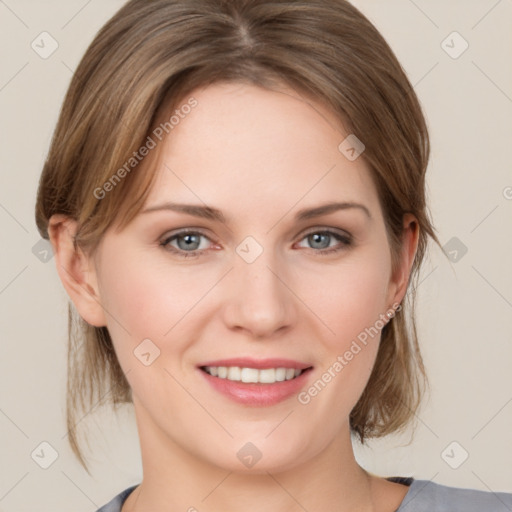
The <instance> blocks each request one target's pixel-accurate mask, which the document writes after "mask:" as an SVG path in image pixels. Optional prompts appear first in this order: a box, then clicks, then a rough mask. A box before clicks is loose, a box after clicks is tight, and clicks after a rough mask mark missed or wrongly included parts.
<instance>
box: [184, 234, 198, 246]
mask: <svg viewBox="0 0 512 512" xmlns="http://www.w3.org/2000/svg"><path fill="white" fill-rule="evenodd" d="M194 238H197V235H184V236H182V240H185V248H187V247H188V248H190V244H194V243H197V240H194Z"/></svg>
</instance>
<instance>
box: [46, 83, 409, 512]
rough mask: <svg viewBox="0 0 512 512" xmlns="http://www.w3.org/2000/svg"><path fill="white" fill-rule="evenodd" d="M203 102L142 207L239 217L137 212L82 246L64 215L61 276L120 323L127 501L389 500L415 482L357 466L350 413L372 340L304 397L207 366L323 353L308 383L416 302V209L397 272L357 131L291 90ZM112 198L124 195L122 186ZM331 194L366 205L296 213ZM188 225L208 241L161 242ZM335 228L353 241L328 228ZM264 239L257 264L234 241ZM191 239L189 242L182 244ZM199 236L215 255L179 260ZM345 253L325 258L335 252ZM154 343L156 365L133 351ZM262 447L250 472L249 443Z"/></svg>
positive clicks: (228, 92) (340, 511)
mask: <svg viewBox="0 0 512 512" xmlns="http://www.w3.org/2000/svg"><path fill="white" fill-rule="evenodd" d="M190 96H193V97H194V98H196V99H197V101H198V105H197V106H196V107H195V108H194V109H193V111H192V112H191V113H190V114H189V115H188V116H187V117H186V118H185V119H183V120H181V122H180V124H179V125H177V126H176V127H175V128H174V129H173V131H172V137H169V138H167V139H166V140H165V141H164V142H162V143H161V144H160V145H159V147H158V150H157V151H158V158H157V160H158V161H157V162H156V165H158V171H157V177H156V181H155V183H154V186H153V188H152V189H151V193H150V196H149V197H148V200H147V203H146V206H148V207H150V206H154V205H159V204H161V203H165V202H168V201H172V202H179V203H192V204H199V205H208V206H212V207H215V208H218V209H220V210H222V212H223V213H224V215H225V216H226V217H227V219H228V220H227V221H226V222H225V223H223V222H219V221H216V220H209V219H203V218H198V217H193V216H191V215H188V214H184V213H177V212H174V211H170V210H167V211H155V212H151V213H141V214H139V215H138V216H137V217H136V218H135V219H134V221H133V222H131V223H130V224H129V225H128V226H127V227H126V228H125V229H124V230H122V231H119V232H117V231H116V230H115V226H114V227H112V228H111V229H110V230H109V231H107V233H106V234H105V235H104V237H103V238H102V241H101V243H100V246H99V247H98V249H97V251H96V252H95V253H94V254H85V253H83V252H82V251H81V250H77V251H75V250H74V249H73V245H72V235H73V233H74V231H75V229H76V225H75V224H74V222H73V221H72V220H70V219H67V218H65V217H63V216H61V215H56V216H54V217H52V219H51V223H50V235H51V241H52V244H53V247H54V251H55V259H56V263H57V268H58V271H59V275H60V277H61V279H62V282H63V284H64V286H65V288H66V290H67V292H68V294H69V296H70V298H71V300H72V301H73V303H74V304H75V306H76V308H77V310H78V311H79V313H80V315H81V316H82V317H83V318H84V319H85V320H86V321H87V322H89V323H90V324H92V325H95V326H107V327H108V330H109V332H110V334H111V337H112V339H113V343H114V347H115V350H116V353H117V355H118V358H119V362H120V364H121V366H122V368H123V370H124V372H125V374H126V376H127V379H128V381H129V383H130V386H131V388H132V390H133V401H134V407H135V414H136V418H137V425H138V430H139V437H140V444H141V453H142V464H143V472H144V478H143V482H142V483H141V485H140V486H139V487H138V488H137V489H136V490H135V491H134V492H133V493H132V494H131V495H130V496H129V498H128V500H127V501H126V503H125V505H124V507H123V509H122V510H123V512H134V511H135V512H142V511H147V510H155V511H159V510H194V509H192V508H191V507H195V509H197V510H199V511H201V512H203V511H204V512H206V511H218V510H244V511H246V512H253V511H254V512H256V511H261V510H263V509H264V510H266V511H268V512H278V511H279V512H283V511H299V510H300V511H303V510H304V509H306V510H309V511H317V510H326V511H336V512H348V511H363V510H364V511H369V510H375V511H382V512H391V511H394V510H396V509H397V508H398V506H399V505H400V503H401V501H402V500H403V497H404V496H405V494H406V492H407V490H408V487H406V486H404V485H401V484H396V483H392V482H388V481H387V480H385V479H384V478H380V477H377V476H375V475H372V474H369V473H367V472H366V471H364V470H363V468H361V467H360V466H359V465H358V464H357V462H356V460H355V458H354V453H353V448H352V444H351V440H350V431H349V422H348V418H349V414H350V411H351V410H352V408H353V407H354V405H355V404H356V402H357V401H358V399H359V397H360V396H361V394H362V392H363V390H364V388H365V385H366V383H367V381H368V378H369V376H370V373H371V370H372V367H373V365H374V362H375V357H376V354H377V349H378V343H379V341H380V336H377V337H375V338H373V340H372V341H371V342H369V343H368V344H367V345H366V346H365V347H364V349H363V350H361V351H360V352H359V353H358V354H357V356H355V357H354V358H353V359H352V360H351V361H350V362H349V364H347V365H346V366H345V367H344V368H343V370H342V371H341V372H340V373H339V374H338V375H337V376H336V377H335V378H333V379H332V380H331V382H330V383H329V384H328V385H327V386H325V388H324V389H323V390H322V391H321V392H320V393H318V395H317V396H315V397H314V398H313V399H312V400H311V401H310V402H309V403H308V404H307V405H302V404H301V403H299V402H298V400H297V397H296V396H293V397H291V398H289V399H287V400H285V401H283V402H280V403H278V404H277V405H272V406H268V407H252V406H247V405H241V404H238V403H236V402H234V401H232V400H230V399H228V398H226V397H225V396H223V395H221V394H219V393H218V392H217V391H215V390H214V389H213V388H212V387H211V386H210V385H208V383H207V382H205V379H204V378H203V377H202V375H201V374H200V373H199V372H200V370H198V369H197V368H196V366H197V365H198V364H199V363H201V362H205V361H207V360H214V359H221V358H230V357H242V356H248V357H253V358H257V359H263V358H267V357H283V358H289V359H294V360H298V361H302V362H306V363H308V364H309V365H311V366H313V370H312V371H311V372H310V373H309V377H308V380H307V383H306V385H305V387H304V389H307V387H309V386H310V385H311V384H312V383H313V382H314V381H316V380H317V379H319V378H320V377H321V375H322V373H323V372H324V371H325V370H326V369H327V368H328V367H330V366H332V364H333V363H334V362H335V361H336V358H337V356H338V355H341V354H344V353H345V351H346V350H348V349H349V347H350V344H351V342H352V341H353V340H354V339H356V337H357V335H358V334H359V333H360V332H361V331H363V330H364V329H365V328H366V327H369V326H372V325H374V324H375V322H376V320H377V319H379V315H381V314H385V313H386V312H387V311H388V310H389V309H390V307H391V306H392V305H393V304H397V303H400V301H401V300H402V298H403V296H404V294H405V291H406V288H407V282H408V279H409V275H410V269H411V265H412V262H413V258H414V255H415V252H416V248H417V241H418V227H417V223H416V222H415V219H414V218H413V217H412V216H410V215H406V216H405V217H404V236H403V250H402V253H401V264H400V268H399V269H398V270H397V272H395V273H394V274H392V272H391V254H390V249H389V245H388V239H387V236H386V229H385V225H384V219H383V216H382V211H381V209H380V205H379V201H378V195H377V190H376V188H375V186H374V184H373V182H372V180H371V177H370V173H369V170H368V168H367V165H366V163H365V162H364V160H363V158H357V159H356V160H355V161H349V160H348V159H347V158H346V157H345V156H344V155H343V154H342V153H341V152H340V151H339V150H338V145H339V144H340V142H341V141H342V140H343V139H344V138H345V137H346V136H347V135H348V133H347V132H345V131H344V129H343V126H342V124H341V123H340V122H339V120H338V119H337V118H336V117H334V115H333V114H332V113H331V112H330V111H329V110H328V109H327V108H326V107H324V106H323V105H322V104H320V103H317V102H313V101H311V100H306V99H305V98H304V97H302V96H300V95H299V93H297V92H295V91H293V90H291V89H287V88H284V87H283V88H282V89H280V90H275V91H269V90H265V89H261V88H258V87H256V86H252V85H246V84H234V83H230V84H225V83H224V84H214V85H211V86H209V87H207V88H203V89H199V90H196V91H193V93H191V94H190ZM111 193H115V192H111ZM330 201H352V202H356V203H360V204H363V205H365V206H366V207H367V208H368V210H369V212H370V215H371V218H369V217H368V216H366V214H365V213H364V212H363V211H362V210H361V209H358V208H350V209H344V210H339V211H336V212H333V213H329V214H325V215H322V216H320V217H316V218H312V219H309V220H305V221H300V222H298V221H297V220H295V219H294V216H295V213H296V212H297V211H298V210H300V209H303V208H309V207H314V206H318V205H320V204H324V203H326V202H330ZM180 228H193V229H194V230H197V229H200V230H201V231H202V232H203V234H204V235H205V237H200V238H199V239H198V240H199V241H200V245H199V244H196V245H193V244H192V245H193V247H191V248H190V249H187V248H186V247H187V246H186V243H185V242H184V241H183V238H182V239H178V240H176V239H174V241H173V242H170V243H169V244H168V246H167V247H164V246H162V245H160V242H162V241H163V240H164V239H166V238H169V236H170V235H172V234H173V233H174V232H175V231H176V230H178V229H180ZM325 229H330V230H332V231H334V232H335V233H336V232H337V233H340V234H342V235H343V234H346V233H349V234H350V235H351V236H352V242H353V243H352V244H351V245H348V246H347V245H344V244H343V243H342V242H340V241H338V240H337V239H336V238H335V237H334V236H332V235H331V236H330V237H329V236H327V237H326V238H324V239H322V240H320V241H319V242H318V241H317V242H316V243H315V240H314V239H313V240H312V239H311V237H309V238H308V236H307V235H308V234H311V233H312V232H316V233H318V232H319V231H320V232H322V230H325ZM247 236H251V237H253V238H254V239H255V240H256V241H257V242H258V243H259V244H260V246H261V247H262V249H263V252H262V253H261V254H260V256H259V257H258V258H256V260H255V261H254V262H252V263H250V264H249V263H247V262H246V261H245V260H244V259H243V258H241V257H240V256H239V255H238V254H237V252H236V248H237V247H238V246H239V244H240V243H241V242H242V241H243V240H244V239H245V238H246V237H247ZM178 242H180V245H178ZM169 245H171V247H174V249H176V250H179V249H180V248H181V251H182V253H184V252H186V251H187V250H189V251H190V250H193V249H196V252H201V253H202V255H201V256H196V257H189V258H184V257H179V256H178V255H177V254H174V253H173V252H171V251H170V250H169V248H168V247H169ZM327 246H328V248H329V249H330V248H336V247H338V248H340V250H339V251H338V252H334V253H330V254H326V255H322V254H321V252H322V251H325V248H324V247H327ZM147 338H149V339H150V340H151V341H152V342H153V343H154V344H155V345H156V346H158V348H159V349H160V356H159V357H158V358H157V359H156V360H155V361H154V362H153V363H152V364H151V365H149V366H145V365H144V364H142V363H141V362H140V361H139V360H138V359H137V358H136V357H134V354H133V351H134V349H135V348H136V347H137V346H138V345H139V344H140V343H141V341H142V340H144V339H147ZM247 442H251V443H253V444H254V445H255V446H256V447H258V449H259V451H260V452H261V454H262V457H261V459H260V460H259V461H258V462H257V463H256V464H255V465H254V466H253V467H252V468H246V467H245V466H244V465H243V464H242V463H241V462H240V460H239V459H238V458H237V455H236V454H237V452H238V451H239V450H240V449H241V448H242V447H243V446H244V445H245V444H246V443H247Z"/></svg>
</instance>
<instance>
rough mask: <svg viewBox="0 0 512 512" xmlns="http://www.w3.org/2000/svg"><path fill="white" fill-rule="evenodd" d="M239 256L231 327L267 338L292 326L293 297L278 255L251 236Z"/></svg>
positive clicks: (234, 274) (235, 265) (236, 263)
mask: <svg viewBox="0 0 512 512" xmlns="http://www.w3.org/2000/svg"><path fill="white" fill-rule="evenodd" d="M269 239H270V238H269ZM268 243H269V244H270V242H268ZM236 252H237V256H236V259H235V264H234V269H233V272H232V276H231V278H232V279H233V282H234V285H233V291H232V296H231V301H232V303H231V308H230V315H229V323H230V324H231V325H232V326H238V327H243V328H245V329H247V330H249V331H251V332H252V333H253V334H254V335H256V336H268V335H270V334H271V333H272V332H273V331H276V330H277V329H280V328H282V327H283V326H286V325H289V324H290V323H291V322H292V321H293V311H294V304H293V294H292V293H291V292H290V290H288V288H287V287H286V285H285V284H284V283H286V275H285V274H286V272H283V270H282V269H283V268H284V267H283V264H282V263H283V262H282V260H281V259H280V258H279V254H277V252H276V251H274V250H273V248H272V247H271V246H270V245H269V246H267V247H265V246H264V245H263V244H262V243H260V242H258V241H257V240H256V239H255V238H253V237H250V236H249V237H247V238H246V239H244V240H243V241H242V242H241V243H240V244H239V245H238V246H237V248H236Z"/></svg>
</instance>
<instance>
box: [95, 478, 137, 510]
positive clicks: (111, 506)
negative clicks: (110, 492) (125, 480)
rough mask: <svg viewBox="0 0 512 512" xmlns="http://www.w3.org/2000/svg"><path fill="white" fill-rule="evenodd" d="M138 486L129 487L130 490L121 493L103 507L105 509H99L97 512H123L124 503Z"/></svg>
mask: <svg viewBox="0 0 512 512" xmlns="http://www.w3.org/2000/svg"><path fill="white" fill-rule="evenodd" d="M137 485H138V484H137ZM137 485H133V486H132V487H129V488H128V489H125V490H124V491H123V492H121V493H119V494H118V495H117V496H116V497H115V498H113V499H112V500H111V501H109V502H108V503H107V504H106V505H103V507H101V508H100V509H98V510H97V512H121V507H122V506H123V503H124V502H125V501H126V499H127V498H128V496H129V495H130V493H131V492H132V491H133V490H134V489H135V488H136V487H137Z"/></svg>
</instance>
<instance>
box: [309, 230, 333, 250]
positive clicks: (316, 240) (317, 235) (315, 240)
mask: <svg viewBox="0 0 512 512" xmlns="http://www.w3.org/2000/svg"><path fill="white" fill-rule="evenodd" d="M311 237H312V238H313V244H315V243H318V242H319V241H320V239H321V238H322V237H324V239H326V238H327V237H326V235H322V234H320V233H316V234H314V235H311ZM327 245H329V244H327ZM325 247H326V246H325V244H324V246H323V247H321V248H322V249H324V248H325Z"/></svg>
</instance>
